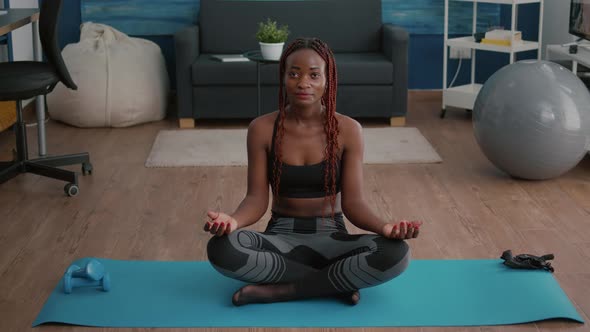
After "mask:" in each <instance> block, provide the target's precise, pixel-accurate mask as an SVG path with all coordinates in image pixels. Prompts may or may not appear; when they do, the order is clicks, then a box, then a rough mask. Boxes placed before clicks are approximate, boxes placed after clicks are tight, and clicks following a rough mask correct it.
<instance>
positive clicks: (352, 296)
mask: <svg viewBox="0 0 590 332" xmlns="http://www.w3.org/2000/svg"><path fill="white" fill-rule="evenodd" d="M340 296H341V297H342V300H344V301H345V302H346V303H348V304H350V305H356V304H357V303H359V301H360V300H361V293H360V292H359V291H358V290H355V291H353V292H350V293H341V294H340Z"/></svg>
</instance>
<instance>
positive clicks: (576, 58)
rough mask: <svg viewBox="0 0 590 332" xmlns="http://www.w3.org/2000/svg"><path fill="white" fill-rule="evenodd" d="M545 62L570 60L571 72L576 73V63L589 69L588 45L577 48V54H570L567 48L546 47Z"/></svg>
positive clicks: (589, 52)
mask: <svg viewBox="0 0 590 332" xmlns="http://www.w3.org/2000/svg"><path fill="white" fill-rule="evenodd" d="M545 55H546V58H547V60H570V61H572V72H573V73H574V74H577V73H578V63H581V64H582V65H584V66H586V67H589V68H590V44H581V45H579V46H578V53H575V54H570V53H569V46H562V45H547V51H546V54H545Z"/></svg>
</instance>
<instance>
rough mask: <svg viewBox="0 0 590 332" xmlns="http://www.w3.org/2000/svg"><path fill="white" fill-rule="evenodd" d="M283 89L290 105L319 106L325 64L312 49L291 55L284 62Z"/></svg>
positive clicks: (323, 85)
mask: <svg viewBox="0 0 590 332" xmlns="http://www.w3.org/2000/svg"><path fill="white" fill-rule="evenodd" d="M285 89H286V91H287V98H288V99H289V103H290V104H291V105H294V106H302V107H307V106H310V105H314V104H318V105H321V100H322V96H323V95H324V91H325V89H326V62H325V61H324V60H323V59H322V57H321V56H320V55H319V54H317V53H316V52H315V51H314V50H312V49H300V50H297V51H295V52H293V53H291V54H290V55H289V56H288V57H287V59H286V61H285Z"/></svg>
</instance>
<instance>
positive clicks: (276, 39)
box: [256, 18, 289, 60]
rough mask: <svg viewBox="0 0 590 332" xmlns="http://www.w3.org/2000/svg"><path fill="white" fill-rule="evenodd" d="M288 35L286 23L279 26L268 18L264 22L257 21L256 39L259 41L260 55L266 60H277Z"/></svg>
mask: <svg viewBox="0 0 590 332" xmlns="http://www.w3.org/2000/svg"><path fill="white" fill-rule="evenodd" d="M288 36H289V27H288V26H287V25H283V26H281V27H280V28H279V27H278V26H277V22H276V21H273V20H271V19H270V18H268V19H267V20H266V22H260V23H258V32H256V39H258V42H259V43H260V51H261V52H262V57H263V58H265V59H268V60H279V59H280V58H281V54H282V53H283V46H284V45H285V41H287V37H288Z"/></svg>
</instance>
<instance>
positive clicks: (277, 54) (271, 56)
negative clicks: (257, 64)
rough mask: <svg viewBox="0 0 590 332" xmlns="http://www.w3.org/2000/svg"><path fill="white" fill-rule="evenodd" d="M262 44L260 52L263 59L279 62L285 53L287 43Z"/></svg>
mask: <svg viewBox="0 0 590 332" xmlns="http://www.w3.org/2000/svg"><path fill="white" fill-rule="evenodd" d="M259 43H260V52H261V53H262V57H263V58H265V59H268V60H279V59H280V58H281V54H282V53H283V46H284V45H285V43H263V42H259Z"/></svg>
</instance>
